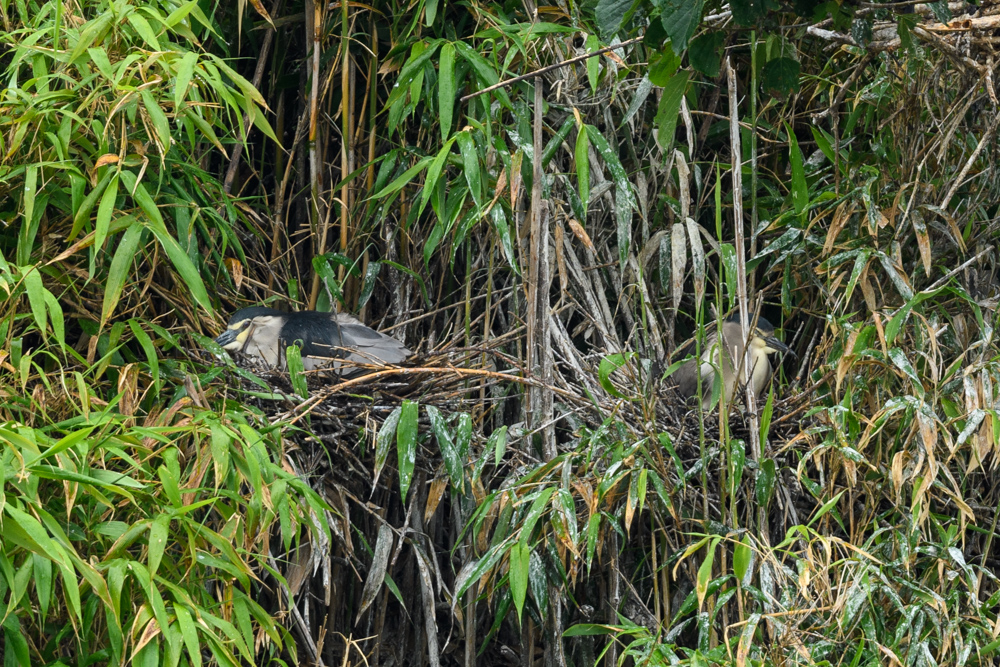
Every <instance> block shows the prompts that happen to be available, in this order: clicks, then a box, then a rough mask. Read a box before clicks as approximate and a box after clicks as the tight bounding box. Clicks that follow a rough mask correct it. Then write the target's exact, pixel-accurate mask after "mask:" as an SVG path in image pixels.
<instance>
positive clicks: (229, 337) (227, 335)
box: [215, 329, 239, 349]
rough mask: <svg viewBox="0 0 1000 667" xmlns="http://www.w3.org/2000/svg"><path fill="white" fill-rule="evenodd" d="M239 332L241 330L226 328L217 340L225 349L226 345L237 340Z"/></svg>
mask: <svg viewBox="0 0 1000 667" xmlns="http://www.w3.org/2000/svg"><path fill="white" fill-rule="evenodd" d="M238 334H239V331H237V330H236V329H226V330H225V331H223V332H222V333H221V334H219V337H218V338H216V339H215V342H216V343H218V344H219V345H220V346H221V347H222V348H223V349H225V348H226V346H228V345H231V344H233V343H235V342H236V336H237V335H238Z"/></svg>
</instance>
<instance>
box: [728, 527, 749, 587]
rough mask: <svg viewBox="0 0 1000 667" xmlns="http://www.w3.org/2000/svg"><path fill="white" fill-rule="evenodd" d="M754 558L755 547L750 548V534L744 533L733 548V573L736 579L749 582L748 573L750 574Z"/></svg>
mask: <svg viewBox="0 0 1000 667" xmlns="http://www.w3.org/2000/svg"><path fill="white" fill-rule="evenodd" d="M752 558H753V549H751V548H750V536H749V535H744V536H743V539H741V540H740V541H739V542H737V543H736V547H735V548H734V549H733V573H734V574H735V575H736V579H738V580H739V581H741V582H743V583H744V585H745V584H746V583H747V574H750V563H751V562H752Z"/></svg>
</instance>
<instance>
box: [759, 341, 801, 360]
mask: <svg viewBox="0 0 1000 667" xmlns="http://www.w3.org/2000/svg"><path fill="white" fill-rule="evenodd" d="M764 342H765V343H767V351H768V352H781V353H782V354H785V353H788V354H791V355H792V356H793V357H794V356H795V353H794V352H792V351H791V350H790V349H789V348H788V346H787V345H785V344H784V343H782V342H781V341H780V340H778V339H777V338H775V337H774V336H768V337H767V338H765V339H764Z"/></svg>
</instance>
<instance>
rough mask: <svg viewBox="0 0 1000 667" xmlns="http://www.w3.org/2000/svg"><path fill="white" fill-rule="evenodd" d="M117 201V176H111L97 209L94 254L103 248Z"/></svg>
mask: <svg viewBox="0 0 1000 667" xmlns="http://www.w3.org/2000/svg"><path fill="white" fill-rule="evenodd" d="M117 200H118V176H117V175H115V176H112V177H111V182H110V183H108V187H107V189H105V190H104V194H103V195H101V204H100V206H98V207H97V221H96V222H95V225H94V252H100V251H101V250H102V249H103V248H104V239H106V238H107V236H108V229H109V228H110V227H111V216H112V214H113V213H114V211H115V202H116V201H117Z"/></svg>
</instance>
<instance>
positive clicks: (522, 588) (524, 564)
mask: <svg viewBox="0 0 1000 667" xmlns="http://www.w3.org/2000/svg"><path fill="white" fill-rule="evenodd" d="M530 557H531V548H530V547H528V546H527V545H525V544H522V543H520V542H515V543H514V546H512V547H511V549H510V564H509V570H508V571H509V573H510V593H511V596H512V597H513V598H514V607H515V608H516V609H517V622H518V624H520V623H521V612H522V611H523V610H524V600H525V598H526V597H527V595H528V568H529V562H530Z"/></svg>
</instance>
